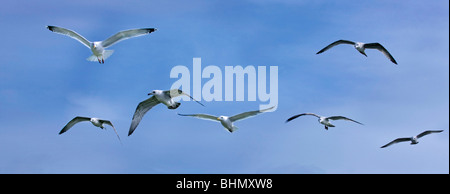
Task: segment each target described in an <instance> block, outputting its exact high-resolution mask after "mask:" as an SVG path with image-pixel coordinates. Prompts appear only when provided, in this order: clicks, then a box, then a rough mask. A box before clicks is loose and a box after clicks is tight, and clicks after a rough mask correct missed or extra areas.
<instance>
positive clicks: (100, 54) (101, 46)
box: [47, 26, 156, 63]
mask: <svg viewBox="0 0 450 194" xmlns="http://www.w3.org/2000/svg"><path fill="white" fill-rule="evenodd" d="M47 29H49V30H50V31H52V32H56V33H59V34H63V35H66V36H69V37H71V38H73V39H75V40H78V41H79V42H81V43H82V44H83V45H84V46H86V47H88V48H89V49H91V51H92V53H93V54H92V55H91V56H90V57H88V58H87V60H88V61H96V60H98V62H99V63H105V60H106V59H107V58H108V57H109V56H111V55H112V54H113V52H114V51H113V50H105V49H106V48H108V47H110V46H112V45H113V44H115V43H118V42H120V41H122V40H126V39H129V38H133V37H137V36H142V35H146V34H149V33H152V32H154V31H155V30H156V28H140V29H132V30H124V31H121V32H118V33H117V34H114V35H112V36H111V37H109V38H108V39H106V40H104V41H95V42H90V41H89V40H87V39H86V38H84V37H83V36H81V35H80V34H78V33H76V32H75V31H73V30H69V29H65V28H61V27H56V26H47Z"/></svg>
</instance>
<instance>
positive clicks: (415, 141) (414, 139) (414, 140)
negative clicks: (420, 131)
mask: <svg viewBox="0 0 450 194" xmlns="http://www.w3.org/2000/svg"><path fill="white" fill-rule="evenodd" d="M418 143H419V141H417V136H414V137H413V138H411V145H414V144H418Z"/></svg>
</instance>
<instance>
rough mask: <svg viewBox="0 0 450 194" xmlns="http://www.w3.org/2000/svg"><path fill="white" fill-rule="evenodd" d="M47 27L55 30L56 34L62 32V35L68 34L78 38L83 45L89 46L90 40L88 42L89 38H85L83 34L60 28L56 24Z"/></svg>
mask: <svg viewBox="0 0 450 194" xmlns="http://www.w3.org/2000/svg"><path fill="white" fill-rule="evenodd" d="M47 29H49V30H50V31H52V32H56V33H58V34H62V35H66V36H69V37H71V38H73V39H75V40H78V41H79V42H81V43H82V44H83V45H84V46H86V47H88V48H91V46H90V45H91V42H89V40H87V39H86V38H84V37H83V36H81V35H80V34H78V33H76V32H75V31H73V30H69V29H65V28H61V27H56V26H47Z"/></svg>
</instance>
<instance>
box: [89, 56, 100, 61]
mask: <svg viewBox="0 0 450 194" xmlns="http://www.w3.org/2000/svg"><path fill="white" fill-rule="evenodd" d="M86 60H88V61H97V60H98V59H97V56H95V55H91V56H89V57H88V58H87V59H86Z"/></svg>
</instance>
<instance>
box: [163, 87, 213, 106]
mask: <svg viewBox="0 0 450 194" xmlns="http://www.w3.org/2000/svg"><path fill="white" fill-rule="evenodd" d="M164 94H165V95H167V96H169V97H170V98H175V97H177V96H181V95H185V96H189V98H191V99H192V100H193V101H195V102H197V103H199V104H200V105H202V106H205V105H203V104H202V103H200V102H199V101H197V100H195V99H194V98H193V97H192V96H190V95H189V94H186V93H184V92H183V91H181V90H180V89H171V90H166V91H164Z"/></svg>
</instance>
